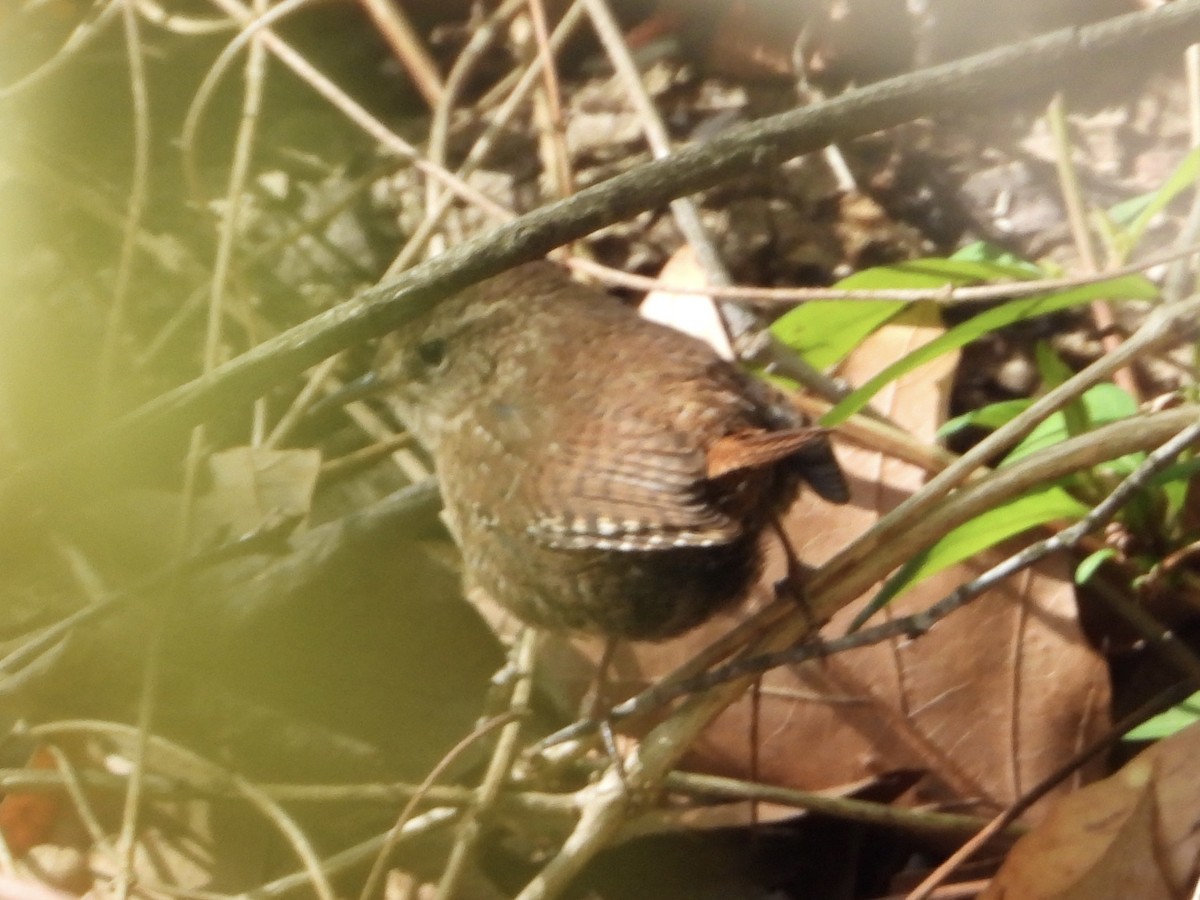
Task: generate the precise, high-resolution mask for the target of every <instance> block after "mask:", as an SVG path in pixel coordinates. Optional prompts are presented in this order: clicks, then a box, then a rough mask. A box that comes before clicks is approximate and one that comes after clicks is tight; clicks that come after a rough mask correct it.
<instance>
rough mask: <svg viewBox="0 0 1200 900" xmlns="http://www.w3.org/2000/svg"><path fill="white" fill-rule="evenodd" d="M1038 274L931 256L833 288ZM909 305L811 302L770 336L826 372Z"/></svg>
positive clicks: (922, 286)
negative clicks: (826, 369)
mask: <svg viewBox="0 0 1200 900" xmlns="http://www.w3.org/2000/svg"><path fill="white" fill-rule="evenodd" d="M1037 275H1038V271H1037V270H1036V269H1033V270H1032V271H1031V270H1030V268H1029V266H1027V265H1012V264H1009V263H997V262H990V261H987V260H979V259H976V260H958V259H941V258H930V259H914V260H909V261H907V262H901V263H895V264H893V265H889V266H876V267H874V268H870V269H864V270H863V271H861V272H855V273H854V274H853V275H850V276H849V277H847V278H843V279H842V280H841V281H839V282H838V283H837V284H835V285H834V287H835V288H840V289H842V290H848V291H858V290H864V291H888V290H891V291H907V290H932V289H936V288H941V287H946V286H947V285H951V286H959V285H966V284H979V283H981V282H986V281H1006V280H1007V281H1011V280H1018V281H1020V280H1027V279H1029V278H1035V277H1037ZM906 306H908V303H907V302H906V301H900V300H878V301H864V300H811V301H809V302H808V303H805V304H803V305H802V306H798V307H796V308H795V309H793V310H792V311H791V312H789V313H786V314H785V315H783V316H780V318H779V319H778V320H777V321H776V322H775V324H774V325H772V326H771V332H772V333H773V334H774V335H775V337H776V338H778V339H779V340H780V341H782V342H783V343H784V344H786V345H787V346H789V347H791V348H792V349H793V350H795V351H796V352H797V353H799V354H800V355H801V356H803V357H804V359H805V360H806V361H807V362H808V363H810V364H811V365H813V366H815V367H817V368H818V369H825V368H828V367H829V366H832V365H835V364H837V363H839V362H841V361H842V360H843V359H844V358H845V357H846V354H848V353H849V352H850V351H851V350H853V349H854V348H855V347H857V346H858V345H859V344H861V343H862V342H863V341H864V340H866V338H867V336H868V335H870V334H872V333H873V332H874V331H875V330H876V329H878V328H880V327H882V326H883V325H885V324H886V323H887V322H888V321H890V320H891V319H892V317H893V316H895V315H897V314H898V313H900V311H901V310H903V309H904V308H905V307H906Z"/></svg>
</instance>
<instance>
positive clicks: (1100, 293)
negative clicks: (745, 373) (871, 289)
mask: <svg viewBox="0 0 1200 900" xmlns="http://www.w3.org/2000/svg"><path fill="white" fill-rule="evenodd" d="M1156 295H1157V289H1156V288H1155V287H1154V285H1153V284H1151V283H1150V282H1149V281H1148V280H1147V279H1145V278H1143V277H1142V276H1140V275H1127V276H1124V277H1121V278H1112V279H1109V280H1108V281H1102V282H1098V283H1096V284H1089V285H1084V286H1082V287H1078V288H1073V289H1072V290H1069V291H1061V292H1059V293H1054V294H1048V295H1044V296H1041V297H1026V298H1023V299H1020V300H1013V301H1011V302H1009V303H1005V304H1004V305H1003V306H998V307H996V308H995V309H991V310H988V311H987V312H985V313H981V314H980V315H978V316H975V317H974V318H972V319H968V320H967V321H966V322H963V323H962V324H961V325H958V326H956V327H955V328H951V329H950V330H949V331H947V332H946V333H945V334H943V335H942V336H941V337H939V338H936V339H934V340H932V341H930V342H929V343H928V344H925V345H924V346H923V347H920V348H918V349H917V350H914V351H913V352H912V353H910V354H908V356H906V357H904V358H903V359H900V360H898V361H896V362H895V363H893V364H892V365H890V366H888V367H887V368H886V369H884V370H883V371H882V372H880V373H879V374H878V375H876V376H875V377H874V378H872V379H870V380H869V381H868V382H867V383H866V384H864V385H863V386H862V387H860V388H859V389H858V390H856V391H854V393H852V394H851V395H850V396H848V397H846V398H845V399H844V400H842V401H841V402H840V403H838V404H837V406H835V407H834V408H833V409H831V410H830V411H829V412H828V413H826V414H825V415H824V416H823V417H822V419H821V424H823V425H828V426H833V425H840V424H841V423H842V422H844V421H845V420H846V419H848V418H850V416H852V415H854V413H856V412H858V411H859V410H860V409H862V408H863V407H864V406H866V405H867V403H869V402H870V400H871V398H872V397H874V396H875V394H876V393H878V392H879V390H880V389H881V388H883V387H884V386H886V385H887V384H889V383H891V382H892V381H895V380H896V379H897V378H899V377H901V376H902V375H907V374H908V373H909V372H911V371H913V370H914V369H916V368H918V367H919V366H921V365H924V364H925V363H927V362H929V361H930V360H932V359H936V358H937V357H939V356H941V355H942V354H943V353H949V352H951V351H953V350H957V349H959V348H960V347H963V346H965V345H966V344H969V343H970V342H971V341H973V340H975V339H976V338H978V337H980V336H981V335H984V334H987V333H988V332H989V331H995V330H996V329H998V328H1003V327H1004V326H1005V325H1011V324H1013V323H1014V322H1021V321H1024V320H1025V319H1031V318H1033V317H1035V316H1041V315H1045V314H1047V313H1052V312H1058V311H1059V310H1061V309H1068V308H1070V307H1072V306H1079V305H1080V304H1083V303H1090V302H1091V301H1092V300H1097V299H1101V298H1111V297H1128V298H1138V299H1149V298H1151V297H1154V296H1156Z"/></svg>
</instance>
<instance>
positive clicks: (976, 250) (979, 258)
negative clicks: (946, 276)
mask: <svg viewBox="0 0 1200 900" xmlns="http://www.w3.org/2000/svg"><path fill="white" fill-rule="evenodd" d="M950 258H951V259H953V260H963V261H970V262H986V263H993V264H996V265H1001V266H1007V267H1009V268H1011V269H1017V270H1019V271H1021V272H1024V273H1026V274H1027V275H1028V277H1031V278H1043V277H1044V276H1045V272H1044V271H1042V269H1040V268H1038V267H1037V266H1035V265H1034V264H1033V263H1031V262H1026V261H1025V260H1023V259H1021V257H1019V256H1017V255H1016V254H1014V253H1010V252H1009V251H1008V250H1005V249H1003V248H1001V247H997V246H996V245H995V244H989V243H988V242H987V241H975V242H974V243H971V244H967V245H966V246H965V247H961V248H960V249H958V250H956V251H955V252H954V255H953V256H951V257H950ZM1018 277H1020V276H1018Z"/></svg>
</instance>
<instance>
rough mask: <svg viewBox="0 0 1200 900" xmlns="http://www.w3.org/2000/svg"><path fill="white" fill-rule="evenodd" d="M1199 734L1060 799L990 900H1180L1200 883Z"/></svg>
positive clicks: (1020, 847) (1193, 730)
mask: <svg viewBox="0 0 1200 900" xmlns="http://www.w3.org/2000/svg"><path fill="white" fill-rule="evenodd" d="M1198 822H1200V726H1197V725H1193V726H1191V727H1190V728H1187V729H1185V730H1184V731H1181V732H1180V733H1178V734H1176V735H1174V736H1173V737H1170V738H1167V739H1166V740H1164V741H1162V742H1160V743H1158V744H1156V745H1155V746H1153V747H1151V748H1149V749H1148V750H1146V751H1144V752H1143V753H1140V754H1138V756H1136V757H1135V758H1134V759H1133V760H1132V761H1131V762H1129V763H1128V764H1127V765H1126V766H1125V767H1124V768H1122V769H1121V770H1120V771H1119V772H1117V773H1116V774H1115V775H1112V776H1111V777H1109V778H1106V779H1104V780H1103V781H1100V782H1097V783H1096V784H1093V785H1089V786H1088V787H1086V788H1084V789H1083V790H1081V791H1078V792H1077V793H1075V794H1072V795H1071V796H1069V797H1064V798H1062V799H1061V800H1060V801H1059V802H1058V803H1057V804H1056V805H1055V806H1054V808H1053V809H1052V810H1050V812H1049V814H1048V815H1047V817H1046V819H1045V821H1043V822H1042V823H1041V824H1040V825H1039V826H1038V827H1037V828H1036V829H1035V830H1034V831H1032V832H1031V833H1030V834H1028V835H1026V836H1025V837H1024V838H1022V839H1021V840H1020V841H1019V842H1018V843H1017V845H1016V846H1015V847H1013V849H1012V852H1010V853H1009V855H1008V859H1007V860H1006V861H1005V863H1004V866H1003V867H1002V868H1001V869H1000V872H999V874H997V876H996V877H995V879H994V880H993V881H992V883H991V885H990V886H989V887H988V889H987V890H986V891H985V892H984V894H983V897H982V900H1001V898H1007V900H1015V898H1020V900H1126V898H1130V897H1137V898H1138V900H1159V898H1161V900H1179V898H1184V897H1188V896H1189V895H1190V891H1191V890H1192V889H1193V887H1194V886H1195V884H1196V879H1197V877H1198V876H1200V829H1198V828H1197V823H1198Z"/></svg>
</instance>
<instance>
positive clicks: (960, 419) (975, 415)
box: [937, 398, 1033, 438]
mask: <svg viewBox="0 0 1200 900" xmlns="http://www.w3.org/2000/svg"><path fill="white" fill-rule="evenodd" d="M1031 403H1033V401H1032V400H1029V399H1024V398H1023V399H1020V400H1001V401H999V402H998V403H989V404H988V405H987V406H983V407H980V408H979V409H976V410H972V411H971V412H969V413H963V414H962V415H961V416H955V417H954V418H953V419H951V420H950V421H949V422H947V423H946V424H945V425H943V426H942V427H941V428H939V429H938V430H937V436H938V437H939V438H947V437H949V436H950V435H952V434H954V433H955V432H958V431H962V430H963V429H964V428H969V427H971V426H975V427H976V428H986V429H988V430H989V431H995V430H996V429H997V428H999V427H1000V426H1001V425H1006V424H1008V423H1009V422H1011V421H1012V420H1013V419H1015V418H1016V417H1017V416H1019V415H1020V414H1021V413H1023V412H1025V410H1027V409H1029V406H1030V404H1031Z"/></svg>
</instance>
